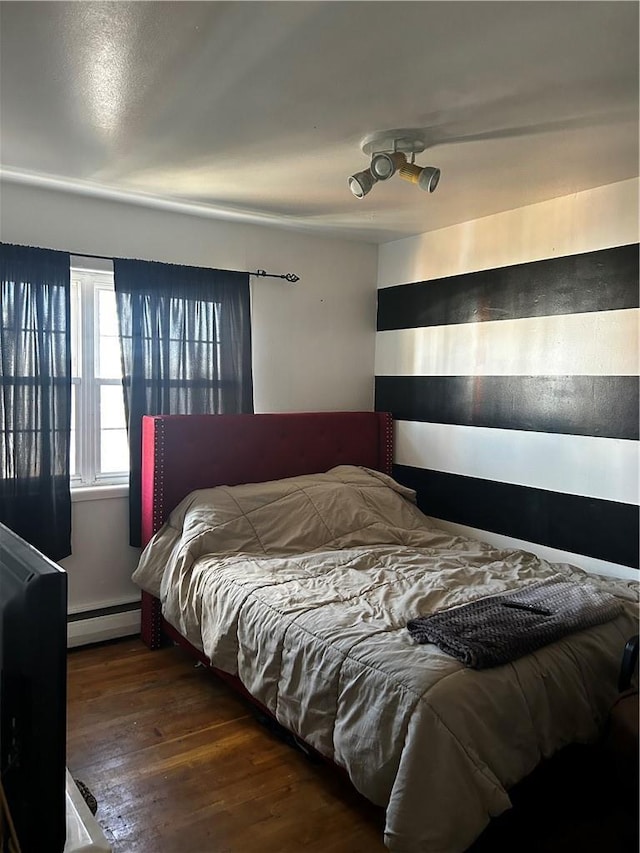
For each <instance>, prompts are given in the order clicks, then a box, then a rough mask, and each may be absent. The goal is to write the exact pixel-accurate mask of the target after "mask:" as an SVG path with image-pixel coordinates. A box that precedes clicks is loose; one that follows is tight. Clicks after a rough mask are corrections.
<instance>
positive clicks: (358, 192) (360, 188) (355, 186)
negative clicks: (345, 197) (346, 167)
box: [349, 169, 377, 198]
mask: <svg viewBox="0 0 640 853" xmlns="http://www.w3.org/2000/svg"><path fill="white" fill-rule="evenodd" d="M376 181H377V178H376V176H375V175H372V174H371V169H365V170H364V172H356V174H355V175H351V177H350V178H349V189H350V190H351V192H352V193H353V194H354V196H355V197H356V198H364V197H365V196H366V194H367V193H368V192H370V191H371V189H372V187H373V185H374V184H375V182H376Z"/></svg>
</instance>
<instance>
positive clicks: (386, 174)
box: [370, 151, 407, 181]
mask: <svg viewBox="0 0 640 853" xmlns="http://www.w3.org/2000/svg"><path fill="white" fill-rule="evenodd" d="M406 162H407V158H406V157H405V155H404V154H403V153H402V152H401V151H393V152H392V153H381V154H374V155H373V157H372V158H371V167H370V168H371V173H372V175H373V176H374V177H375V178H377V180H379V181H386V180H387V178H391V177H392V176H393V175H395V173H396V171H397V170H398V169H400V168H401V167H402V166H404V165H405V164H406Z"/></svg>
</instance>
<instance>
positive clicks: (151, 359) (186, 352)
mask: <svg viewBox="0 0 640 853" xmlns="http://www.w3.org/2000/svg"><path fill="white" fill-rule="evenodd" d="M113 270H114V279H115V289H116V303H117V308H118V322H119V327H120V342H121V346H122V375H123V385H124V396H125V410H126V417H127V428H128V432H129V452H130V464H131V468H130V474H129V488H130V493H129V501H130V503H129V510H130V541H131V544H132V545H135V546H138V545H140V511H141V506H140V504H141V500H140V499H141V479H140V475H141V455H142V454H141V449H142V416H143V415H197V414H234V413H241V412H248V413H251V412H253V380H252V375H251V317H250V296H249V275H248V273H239V272H229V271H225V270H213V269H200V268H199V267H187V266H177V265H174V264H161V263H156V262H150V261H134V260H123V259H114V262H113Z"/></svg>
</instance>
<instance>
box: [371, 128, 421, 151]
mask: <svg viewBox="0 0 640 853" xmlns="http://www.w3.org/2000/svg"><path fill="white" fill-rule="evenodd" d="M426 147H427V142H426V139H425V137H424V131H422V130H416V129H414V128H397V129H396V130H380V131H378V132H377V133H371V134H369V136H365V138H364V139H363V140H362V151H363V153H364V154H367V155H368V156H371V155H373V154H377V153H379V152H390V151H401V152H402V153H403V154H420V153H421V152H422V151H424V149H425V148H426Z"/></svg>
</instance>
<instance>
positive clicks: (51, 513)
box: [0, 243, 71, 560]
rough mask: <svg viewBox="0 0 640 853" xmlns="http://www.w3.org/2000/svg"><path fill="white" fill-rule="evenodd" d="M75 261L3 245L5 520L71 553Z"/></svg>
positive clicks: (1, 489)
mask: <svg viewBox="0 0 640 853" xmlns="http://www.w3.org/2000/svg"><path fill="white" fill-rule="evenodd" d="M70 287H71V284H70V258H69V254H68V253H66V252H53V251H50V250H49V249H34V248H29V247H26V246H12V245H8V244H6V243H0V314H1V315H2V317H1V321H0V391H1V397H0V521H1V522H2V523H3V524H6V525H7V527H10V528H11V529H12V530H15V532H16V533H18V534H19V535H20V536H22V538H23V539H26V540H27V542H30V543H31V544H32V545H34V546H35V547H36V548H38V550H40V551H42V553H44V554H46V555H47V556H48V557H50V558H51V559H52V560H61V559H62V558H63V557H67V556H68V555H69V554H70V553H71V494H70V490H69V440H70V429H71V331H70V330H71V323H70V306H71V299H70Z"/></svg>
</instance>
